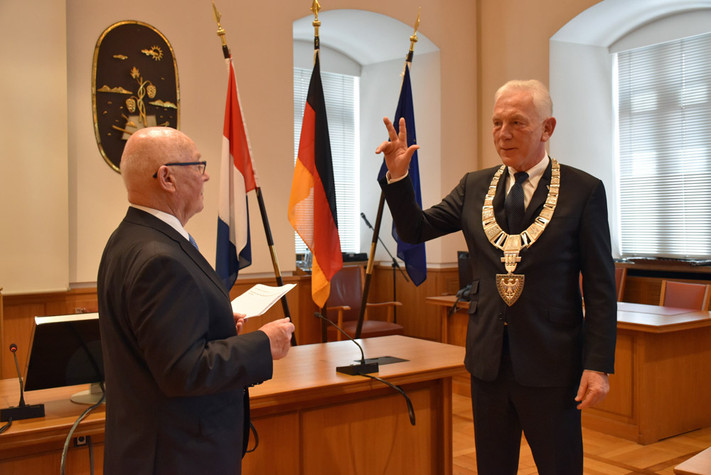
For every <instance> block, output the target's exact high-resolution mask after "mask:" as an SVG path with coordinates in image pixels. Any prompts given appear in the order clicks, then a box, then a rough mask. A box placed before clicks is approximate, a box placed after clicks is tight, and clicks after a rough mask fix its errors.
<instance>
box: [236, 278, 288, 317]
mask: <svg viewBox="0 0 711 475" xmlns="http://www.w3.org/2000/svg"><path fill="white" fill-rule="evenodd" d="M294 287H296V284H284V285H282V286H280V287H273V286H270V285H263V284H257V285H255V286H254V287H252V288H251V289H249V290H248V291H246V292H245V293H243V294H242V295H239V296H237V297H236V298H235V299H234V300H233V301H232V311H233V312H237V313H243V314H244V315H245V318H250V317H257V316H259V315H262V314H264V313H265V312H266V311H267V310H269V309H270V308H271V306H272V305H274V304H275V303H276V302H277V301H278V300H279V299H280V298H282V297H283V296H284V295H285V294H286V293H287V292H288V291H290V290H291V289H293V288H294Z"/></svg>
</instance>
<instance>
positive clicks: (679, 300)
mask: <svg viewBox="0 0 711 475" xmlns="http://www.w3.org/2000/svg"><path fill="white" fill-rule="evenodd" d="M709 288H710V286H709V285H708V284H697V283H693V282H676V281H671V280H663V281H662V290H661V292H660V295H659V305H664V306H666V307H679V308H690V309H694V310H708V309H709Z"/></svg>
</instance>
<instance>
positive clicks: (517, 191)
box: [504, 172, 528, 234]
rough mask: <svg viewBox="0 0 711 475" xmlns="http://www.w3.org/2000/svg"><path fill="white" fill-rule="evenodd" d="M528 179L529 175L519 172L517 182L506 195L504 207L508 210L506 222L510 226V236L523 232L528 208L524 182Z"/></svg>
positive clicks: (515, 177)
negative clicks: (524, 202)
mask: <svg viewBox="0 0 711 475" xmlns="http://www.w3.org/2000/svg"><path fill="white" fill-rule="evenodd" d="M527 178H528V173H526V172H518V173H516V174H515V175H514V180H516V182H515V183H514V184H513V186H512V187H511V189H510V190H509V194H508V195H506V201H505V202H504V207H505V208H506V220H507V221H508V225H509V234H518V233H520V232H521V231H523V213H524V211H525V210H526V208H525V207H524V205H523V186H522V184H523V182H524V181H526V179H527Z"/></svg>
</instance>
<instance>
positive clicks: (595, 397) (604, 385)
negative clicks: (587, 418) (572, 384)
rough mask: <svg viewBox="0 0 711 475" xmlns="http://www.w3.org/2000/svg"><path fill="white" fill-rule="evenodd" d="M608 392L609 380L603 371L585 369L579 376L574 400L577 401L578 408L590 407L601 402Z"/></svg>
mask: <svg viewBox="0 0 711 475" xmlns="http://www.w3.org/2000/svg"><path fill="white" fill-rule="evenodd" d="M608 392H610V381H609V379H608V376H607V375H606V374H605V373H600V372H599V371H592V370H589V369H586V370H585V371H583V375H582V377H581V378H580V387H579V388H578V394H577V395H576V396H575V400H576V401H577V402H579V403H580V404H578V406H577V407H578V409H585V408H586V407H592V406H594V405H595V404H598V403H600V402H602V400H603V399H605V396H607V393H608Z"/></svg>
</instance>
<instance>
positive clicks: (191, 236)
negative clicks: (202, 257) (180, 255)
mask: <svg viewBox="0 0 711 475" xmlns="http://www.w3.org/2000/svg"><path fill="white" fill-rule="evenodd" d="M188 238H189V240H190V244H192V245H193V246H195V249H197V250H198V251H199V250H200V248H199V247H198V245H197V242H195V238H194V237H193V235H192V234H188Z"/></svg>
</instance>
